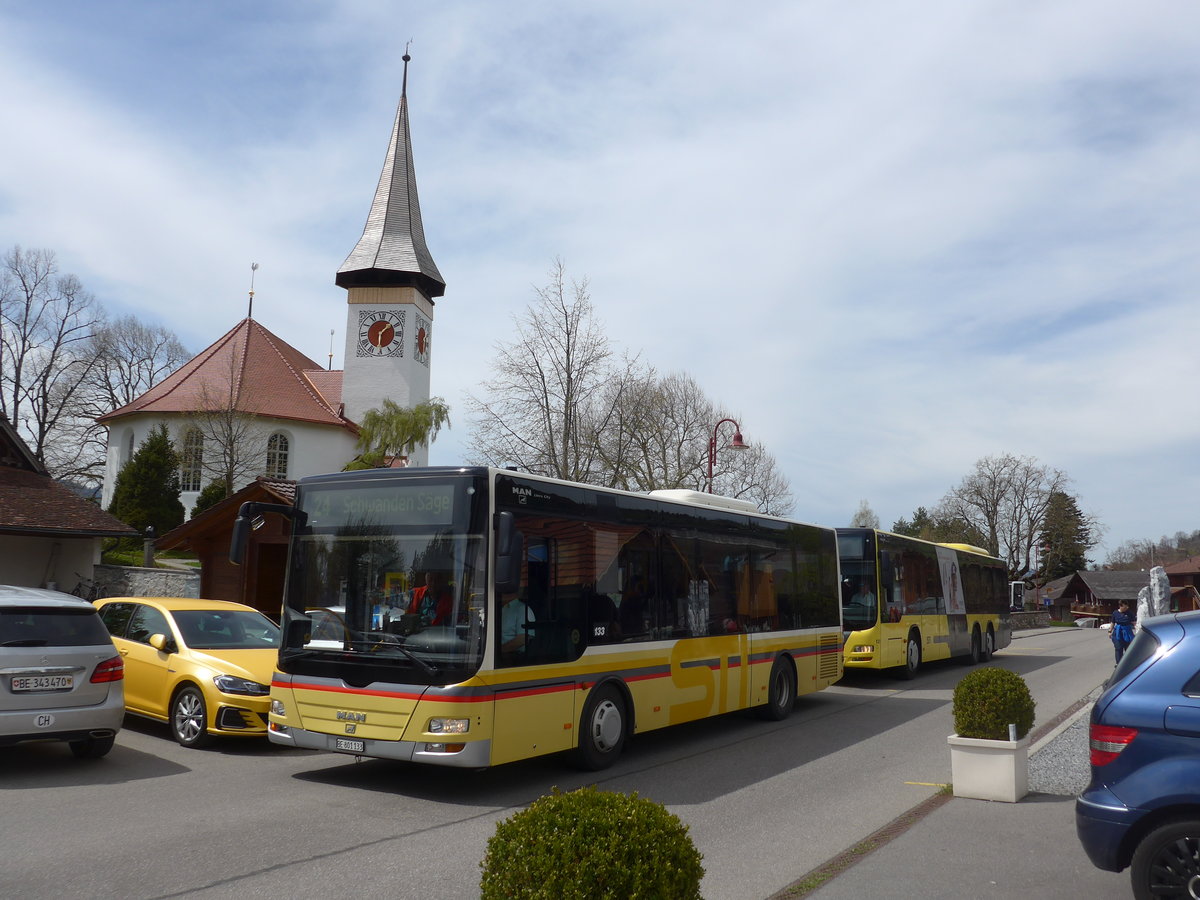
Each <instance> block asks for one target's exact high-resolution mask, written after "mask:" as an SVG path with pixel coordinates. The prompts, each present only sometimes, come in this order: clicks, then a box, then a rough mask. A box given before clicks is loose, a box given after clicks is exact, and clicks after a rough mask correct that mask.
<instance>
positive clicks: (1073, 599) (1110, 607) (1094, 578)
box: [1062, 569, 1150, 622]
mask: <svg viewBox="0 0 1200 900" xmlns="http://www.w3.org/2000/svg"><path fill="white" fill-rule="evenodd" d="M1149 586H1150V573H1149V572H1129V571H1110V570H1107V569H1106V570H1103V571H1099V572H1076V573H1075V574H1074V575H1072V576H1071V577H1070V579H1069V580H1068V581H1067V584H1066V586H1065V587H1064V588H1063V591H1062V599H1063V601H1064V602H1066V603H1067V604H1069V608H1070V613H1071V614H1072V615H1074V616H1075V617H1076V618H1081V617H1084V616H1088V617H1092V618H1097V619H1099V620H1100V621H1102V622H1107V621H1108V619H1109V617H1110V616H1112V614H1113V611H1114V610H1116V608H1117V605H1118V604H1119V603H1120V602H1121V601H1122V600H1127V601H1129V605H1130V606H1131V607H1133V608H1134V609H1137V601H1138V592H1139V591H1141V589H1142V588H1144V587H1149Z"/></svg>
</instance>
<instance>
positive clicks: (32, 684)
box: [12, 675, 75, 693]
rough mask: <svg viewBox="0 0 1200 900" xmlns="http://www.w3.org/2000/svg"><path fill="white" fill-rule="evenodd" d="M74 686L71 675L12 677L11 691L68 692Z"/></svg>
mask: <svg viewBox="0 0 1200 900" xmlns="http://www.w3.org/2000/svg"><path fill="white" fill-rule="evenodd" d="M74 685H75V676H73V675H14V676H13V680H12V689H13V691H14V693H15V692H16V691H31V692H32V691H69V690H70V689H71V688H72V687H74Z"/></svg>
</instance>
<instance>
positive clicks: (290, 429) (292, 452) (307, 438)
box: [101, 415, 355, 518]
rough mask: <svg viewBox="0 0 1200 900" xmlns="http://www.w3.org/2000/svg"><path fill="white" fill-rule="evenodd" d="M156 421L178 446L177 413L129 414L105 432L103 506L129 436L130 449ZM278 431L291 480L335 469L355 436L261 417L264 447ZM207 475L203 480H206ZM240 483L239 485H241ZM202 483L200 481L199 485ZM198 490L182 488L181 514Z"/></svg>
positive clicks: (125, 456) (349, 455) (350, 454)
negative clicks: (285, 444)
mask: <svg viewBox="0 0 1200 900" xmlns="http://www.w3.org/2000/svg"><path fill="white" fill-rule="evenodd" d="M160 423H166V425H167V428H168V431H169V432H170V435H171V439H172V440H173V441H174V442H175V444H176V448H178V446H179V444H180V442H181V440H182V437H183V430H184V423H183V420H182V418H181V417H180V416H153V415H132V416H128V417H124V418H122V419H121V421H120V422H117V423H114V424H113V426H112V427H111V428H110V429H109V432H108V452H107V460H106V465H105V473H104V490H103V493H102V501H101V503H102V505H103V507H104V508H105V509H107V508H108V505H109V503H111V502H112V495H113V489H114V488H115V486H116V482H117V474H118V473H119V472H120V470H121V467H122V466H123V465H125V464H126V463H127V462H128V461H129V458H130V457H131V456H132V453H130V452H129V447H130V438H131V437H132V446H133V452H137V449H138V447H140V446H141V445H142V442H143V441H144V440H145V439H146V437H147V436H148V435H149V434H150V432H151V431H153V430H154V429H155V428H156V427H157V426H158V425H159V424H160ZM276 432H279V433H281V434H283V435H285V436H286V437H287V439H288V462H287V474H286V477H287V478H290V479H292V480H297V479H300V478H303V477H304V476H306V475H320V474H324V473H327V472H337V471H340V470H341V469H342V467H343V466H345V465H346V463H348V462H350V460H352V459H353V458H354V456H355V438H354V436H353V435H352V434H351V433H350V432H348V431H347V430H346V429H344V428H336V427H333V426H329V425H317V424H314V423H312V422H296V421H293V420H290V419H263V420H262V429H261V435H260V436H261V439H262V441H263V446H264V448H265V446H266V441H267V439H268V437H269V436H270V435H271V434H273V433H276ZM266 465H267V460H266V457H265V455H264V457H263V460H262V465H261V467H260V470H259V474H262V473H264V472H265V471H266ZM207 483H208V481H207V479H206V480H205V481H204V484H207ZM243 486H244V485H240V486H239V487H243ZM202 487H203V485H202ZM199 496H200V491H183V492H181V493H180V495H179V499H180V502H182V503H183V509H184V516H185V518H186V517H188V516H190V515H191V512H192V507H193V506H195V505H196V500H197V499H198V498H199Z"/></svg>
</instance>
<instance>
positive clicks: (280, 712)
mask: <svg viewBox="0 0 1200 900" xmlns="http://www.w3.org/2000/svg"><path fill="white" fill-rule="evenodd" d="M271 715H273V716H280V717H286V716H287V707H286V706H284V705H283V701H282V700H272V701H271Z"/></svg>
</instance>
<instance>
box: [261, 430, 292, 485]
mask: <svg viewBox="0 0 1200 900" xmlns="http://www.w3.org/2000/svg"><path fill="white" fill-rule="evenodd" d="M288 447H289V442H288V437H287V435H286V434H283V433H281V432H278V431H277V432H275V433H274V434H273V435H271V436H270V437H269V438H268V439H267V469H266V475H267V477H268V478H287V473H288Z"/></svg>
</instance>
